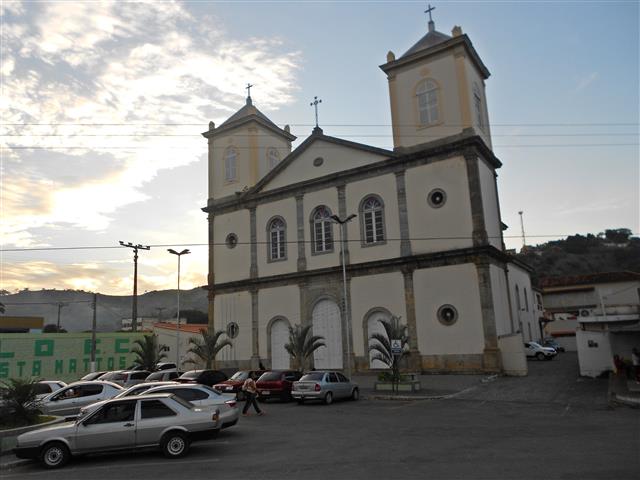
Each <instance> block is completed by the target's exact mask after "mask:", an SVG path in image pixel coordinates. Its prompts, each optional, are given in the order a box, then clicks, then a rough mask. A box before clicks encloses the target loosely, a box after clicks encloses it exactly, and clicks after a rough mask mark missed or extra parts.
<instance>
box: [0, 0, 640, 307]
mask: <svg viewBox="0 0 640 480" xmlns="http://www.w3.org/2000/svg"><path fill="white" fill-rule="evenodd" d="M432 5H434V6H435V7H436V9H435V10H434V12H433V19H434V21H435V23H436V29H437V30H439V31H441V32H443V33H447V34H450V32H451V28H452V27H453V26H454V25H460V26H462V29H463V31H464V32H465V33H467V34H468V35H469V37H470V39H471V41H472V42H473V44H474V47H475V48H476V50H477V52H478V53H479V55H480V57H481V58H482V59H483V62H484V63H485V65H486V66H487V67H488V68H489V70H490V72H491V77H490V78H489V79H488V80H487V103H488V110H489V118H490V121H491V125H492V127H491V129H492V135H493V143H494V151H495V153H496V155H497V156H498V158H499V159H500V160H501V161H502V163H503V167H502V168H501V169H500V170H499V171H498V189H499V193H500V200H501V213H502V217H503V222H504V223H506V224H507V225H508V226H509V229H508V230H507V231H506V235H507V238H506V243H507V247H509V248H519V247H520V246H521V245H522V240H521V238H520V217H519V215H518V212H519V211H522V212H524V213H523V219H524V226H525V231H526V235H527V244H530V245H531V244H538V243H543V242H545V241H548V240H550V239H554V238H562V237H564V236H566V235H571V234H575V233H581V234H586V233H598V232H601V231H604V230H605V229H607V228H629V229H631V230H632V231H633V232H634V233H635V234H638V232H639V231H640V218H639V217H640V212H639V209H640V207H639V205H640V198H639V190H640V188H639V185H640V166H639V147H638V143H639V126H640V118H639V104H640V97H639V92H638V90H639V88H638V85H639V81H640V78H639V60H638V59H639V53H640V52H639V44H640V41H639V13H640V12H639V4H638V2H636V1H630V2H613V1H612V2H588V1H580V2H562V1H557V2H545V1H536V2H504V1H495V2H480V1H478V2H469V1H466V2H460V1H458V2H450V1H449V2H448V1H439V2H434V3H433V4H432ZM425 8H426V2H402V1H393V2H373V1H358V2H356V1H352V2H349V1H340V2H331V1H323V2H318V1H316V2H313V1H311V2H292V1H291V2H288V1H278V2H275V1H267V2H258V1H254V2H242V1H234V2H214V1H197V2H196V1H191V2H188V1H187V2H181V1H175V2H174V1H162V2H160V1H150V2H106V1H105V2H88V1H86V2H65V1H47V2H33V1H23V2H19V1H7V0H2V1H1V2H0V15H1V17H0V22H1V25H0V27H1V28H0V41H1V46H0V55H1V58H0V74H1V77H0V79H1V84H0V114H1V125H0V220H1V223H0V232H1V233H0V235H1V238H0V244H1V249H2V251H1V252H0V289H5V290H8V291H10V292H14V291H16V290H20V289H24V288H29V289H31V290H39V289H41V288H56V289H83V290H89V291H98V292H100V293H104V294H113V295H125V294H129V293H130V292H131V290H132V284H133V262H132V251H131V250H130V249H128V248H123V247H119V246H118V242H119V241H120V240H122V241H125V242H132V243H134V244H143V245H151V246H152V248H151V249H150V250H149V251H141V252H140V258H139V262H138V291H139V292H140V293H142V292H145V291H151V290H161V289H167V288H175V287H176V283H177V273H176V272H177V257H175V256H174V255H170V254H169V253H167V251H166V250H167V248H175V249H183V248H189V249H190V250H191V254H190V255H185V256H183V257H182V261H181V262H182V263H181V278H180V281H181V288H195V287H198V286H201V285H204V284H206V273H207V272H206V268H207V267H206V265H207V247H206V242H207V222H206V215H205V214H204V213H203V212H202V211H201V208H202V207H203V206H205V204H206V200H207V191H206V190H207V182H206V178H207V169H206V163H205V160H206V154H207V146H206V140H205V139H204V138H203V137H202V136H201V135H200V133H201V132H203V131H205V130H207V125H208V123H209V121H214V122H215V123H216V124H220V123H222V122H223V121H224V120H225V119H226V118H228V117H229V116H231V115H232V114H233V113H234V112H235V111H237V110H238V109H239V108H241V107H242V106H243V104H244V101H245V96H246V91H245V89H244V86H245V85H246V83H247V82H251V83H252V84H254V85H255V87H254V88H252V90H251V96H252V98H253V101H254V104H255V105H256V106H257V107H258V108H259V109H260V110H261V111H262V112H263V113H264V114H266V115H267V116H268V117H269V118H270V119H271V120H272V121H274V122H275V123H277V124H278V125H280V126H284V125H285V124H289V125H291V129H292V133H293V134H295V135H296V136H297V137H298V140H297V141H296V143H295V144H294V147H295V145H297V144H299V143H300V142H301V141H303V140H304V139H305V138H306V137H307V136H308V135H309V133H310V131H311V128H312V127H313V122H314V112H313V108H311V107H310V105H309V103H310V101H311V100H312V99H313V97H314V96H315V95H317V96H319V97H320V98H321V99H322V104H321V105H320V111H319V115H320V124H321V126H322V127H323V129H324V133H325V134H327V135H333V136H336V137H340V138H345V139H348V140H353V141H357V142H362V143H366V144H371V145H375V146H379V147H384V148H392V138H391V126H390V123H391V118H390V111H389V100H388V87H387V80H386V77H385V75H384V73H383V72H382V71H381V70H380V69H379V68H378V66H379V65H381V64H383V63H385V61H386V54H387V52H388V51H389V50H392V51H393V52H395V53H396V55H397V56H399V55H401V54H402V53H404V52H405V51H406V50H407V49H408V48H409V47H411V46H412V45H413V44H414V43H415V42H416V41H417V40H418V39H420V38H421V37H422V36H423V35H424V34H425V33H426V31H427V20H428V19H427V16H426V15H425V14H424V13H423V12H424V10H425ZM70 247H71V248H70ZM78 247H90V248H78Z"/></svg>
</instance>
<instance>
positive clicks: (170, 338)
mask: <svg viewBox="0 0 640 480" xmlns="http://www.w3.org/2000/svg"><path fill="white" fill-rule="evenodd" d="M153 333H155V334H156V335H157V336H158V345H166V346H167V347H169V351H168V352H166V354H167V358H166V359H165V360H163V361H165V362H175V363H176V365H179V366H180V368H182V369H183V370H192V369H194V368H197V367H194V366H193V364H192V363H185V361H186V360H188V359H191V358H193V357H192V356H191V355H187V350H189V347H190V345H189V339H190V338H191V337H195V336H200V335H196V334H193V333H190V332H180V359H177V358H176V351H177V348H176V341H177V338H176V337H177V334H176V331H175V330H169V329H165V328H159V327H153ZM193 359H194V360H198V359H197V358H193ZM196 365H202V364H201V363H197V364H196Z"/></svg>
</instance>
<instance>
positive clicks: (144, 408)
mask: <svg viewBox="0 0 640 480" xmlns="http://www.w3.org/2000/svg"><path fill="white" fill-rule="evenodd" d="M139 401H140V409H139V417H138V421H137V422H136V423H137V424H136V447H144V446H152V445H158V444H159V443H160V435H161V434H162V431H163V430H164V429H165V428H166V427H167V426H168V425H169V424H170V423H171V421H172V420H173V419H174V418H175V417H176V416H177V415H178V414H177V413H176V412H175V411H174V410H172V409H171V408H170V407H169V406H168V405H166V404H165V403H164V402H163V401H162V400H160V399H153V400H151V399H149V400H139Z"/></svg>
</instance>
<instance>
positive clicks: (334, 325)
mask: <svg viewBox="0 0 640 480" xmlns="http://www.w3.org/2000/svg"><path fill="white" fill-rule="evenodd" d="M312 318H313V334H314V335H320V336H321V337H324V343H325V345H326V347H320V348H318V349H317V350H316V351H315V352H314V353H313V361H314V366H315V368H317V369H341V368H342V327H341V322H340V309H339V308H338V305H336V302H334V301H333V300H320V301H319V302H318V303H316V305H315V307H313V314H312Z"/></svg>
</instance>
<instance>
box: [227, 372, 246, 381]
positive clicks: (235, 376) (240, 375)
mask: <svg viewBox="0 0 640 480" xmlns="http://www.w3.org/2000/svg"><path fill="white" fill-rule="evenodd" d="M248 376H249V372H243V371H240V372H236V373H234V374H233V376H232V377H231V380H238V381H241V380H246V379H247V377H248Z"/></svg>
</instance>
